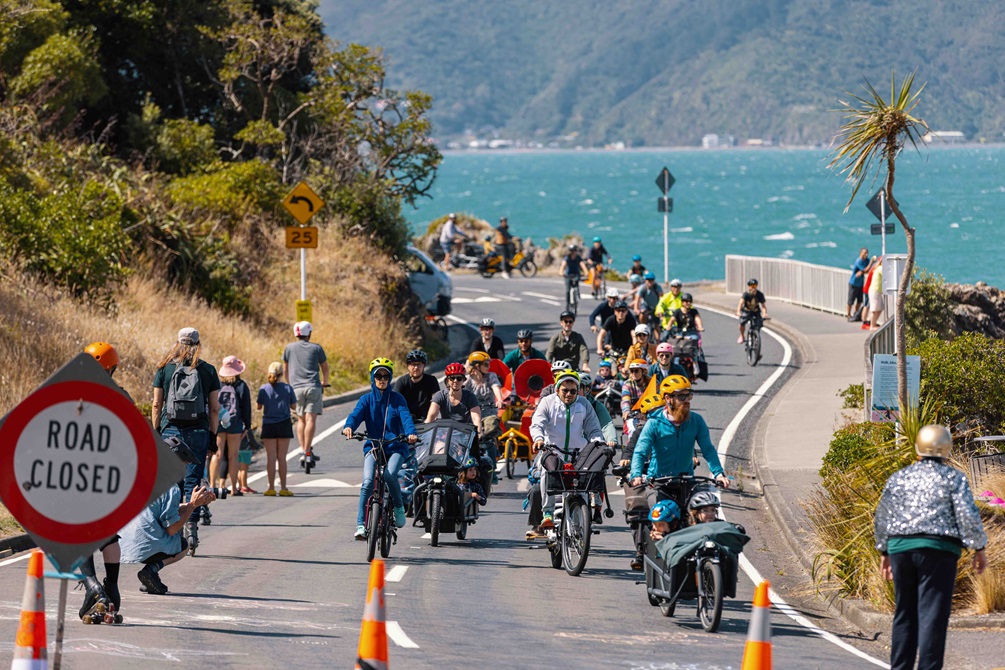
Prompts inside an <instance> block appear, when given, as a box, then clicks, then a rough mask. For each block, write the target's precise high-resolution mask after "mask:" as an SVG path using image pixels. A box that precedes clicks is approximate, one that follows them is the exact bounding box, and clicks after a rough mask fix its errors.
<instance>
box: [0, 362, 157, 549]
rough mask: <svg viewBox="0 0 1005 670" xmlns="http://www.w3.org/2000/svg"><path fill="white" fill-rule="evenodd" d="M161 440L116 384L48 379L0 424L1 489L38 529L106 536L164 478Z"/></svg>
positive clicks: (52, 536) (80, 540)
mask: <svg viewBox="0 0 1005 670" xmlns="http://www.w3.org/2000/svg"><path fill="white" fill-rule="evenodd" d="M155 439H156V438H155V437H154V434H153V432H152V431H151V430H150V426H149V425H148V424H147V422H146V419H145V418H144V417H143V415H142V414H141V413H140V412H139V411H138V410H137V409H136V407H135V406H134V405H133V404H132V402H130V400H129V399H128V398H127V397H126V396H125V395H123V394H122V393H120V392H119V391H116V390H115V389H113V388H110V387H108V386H105V385H103V384H96V383H93V382H88V381H65V382H59V383H55V384H50V385H48V386H43V387H42V388H40V389H38V390H37V391H35V392H34V393H32V394H31V395H30V396H28V397H27V398H25V399H24V400H23V401H22V402H21V403H20V404H19V405H18V406H17V407H15V408H14V409H13V410H11V412H10V414H8V415H7V418H6V420H5V421H4V423H3V426H2V427H0V445H5V448H4V449H2V450H0V496H2V498H3V500H4V503H5V504H6V505H7V508H8V509H9V510H10V512H11V514H12V515H14V518H15V519H17V520H18V521H19V522H20V523H21V525H22V526H24V528H25V530H27V531H28V532H30V533H32V534H35V535H38V536H40V537H43V538H47V539H49V540H53V541H56V542H60V543H64V544H85V543H87V542H94V541H97V540H101V539H103V538H106V537H109V536H110V535H114V534H115V533H117V532H118V531H119V530H120V529H121V528H122V527H123V526H125V525H126V524H127V523H129V522H130V521H131V520H132V519H133V518H134V517H135V516H136V515H137V514H139V513H140V511H142V509H143V507H144V506H145V505H146V504H147V501H148V500H149V498H150V495H151V493H152V491H153V487H154V483H155V480H156V477H157V467H158V455H157V445H156V442H155Z"/></svg>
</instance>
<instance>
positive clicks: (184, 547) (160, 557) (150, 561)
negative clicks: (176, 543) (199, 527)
mask: <svg viewBox="0 0 1005 670" xmlns="http://www.w3.org/2000/svg"><path fill="white" fill-rule="evenodd" d="M186 551H188V540H187V539H186V538H185V537H184V536H182V538H181V551H179V552H178V554H184V553H185V552H186ZM178 554H165V553H164V552H163V551H158V552H157V553H156V554H154V555H153V556H151V557H150V558H147V559H145V560H144V561H143V563H145V564H146V565H154V564H155V563H160V562H161V561H166V560H167V559H169V558H174V557H175V556H177V555H178Z"/></svg>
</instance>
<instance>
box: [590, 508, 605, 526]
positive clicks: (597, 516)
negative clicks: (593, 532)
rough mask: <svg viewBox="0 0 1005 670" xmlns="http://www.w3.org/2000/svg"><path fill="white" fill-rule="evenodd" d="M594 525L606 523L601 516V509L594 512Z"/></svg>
mask: <svg viewBox="0 0 1005 670" xmlns="http://www.w3.org/2000/svg"><path fill="white" fill-rule="evenodd" d="M593 523H604V518H603V516H601V514H600V508H599V507H598V508H596V509H595V510H593Z"/></svg>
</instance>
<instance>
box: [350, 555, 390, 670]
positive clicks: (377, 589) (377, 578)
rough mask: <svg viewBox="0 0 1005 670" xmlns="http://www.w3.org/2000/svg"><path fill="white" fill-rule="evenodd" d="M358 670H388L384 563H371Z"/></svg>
mask: <svg viewBox="0 0 1005 670" xmlns="http://www.w3.org/2000/svg"><path fill="white" fill-rule="evenodd" d="M356 670H387V626H386V624H385V623H384V561H382V560H380V559H379V558H375V559H374V560H373V561H372V562H371V563H370V583H369V584H368V586H367V587H366V609H364V610H363V625H362V626H361V627H360V631H359V649H358V650H357V651H356Z"/></svg>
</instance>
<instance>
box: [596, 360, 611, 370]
mask: <svg viewBox="0 0 1005 670" xmlns="http://www.w3.org/2000/svg"><path fill="white" fill-rule="evenodd" d="M598 367H602V368H609V367H611V359H610V358H605V359H603V360H602V361H600V365H599V366H598Z"/></svg>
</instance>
